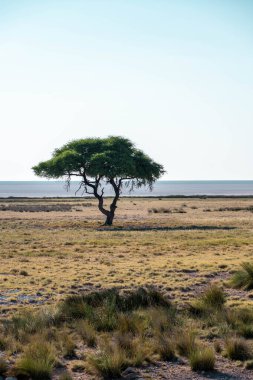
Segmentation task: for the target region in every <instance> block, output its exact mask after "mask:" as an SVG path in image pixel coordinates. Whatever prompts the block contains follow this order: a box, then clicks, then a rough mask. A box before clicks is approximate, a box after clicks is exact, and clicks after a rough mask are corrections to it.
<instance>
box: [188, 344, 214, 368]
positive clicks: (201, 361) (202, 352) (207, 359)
mask: <svg viewBox="0 0 253 380" xmlns="http://www.w3.org/2000/svg"><path fill="white" fill-rule="evenodd" d="M189 362H190V366H191V369H192V370H193V371H213V370H214V365H215V354H214V351H213V350H212V349H211V348H209V347H197V348H196V349H195V350H193V351H192V352H191V354H190V356H189Z"/></svg>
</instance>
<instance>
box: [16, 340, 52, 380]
mask: <svg viewBox="0 0 253 380" xmlns="http://www.w3.org/2000/svg"><path fill="white" fill-rule="evenodd" d="M54 363H55V354H54V349H53V348H52V346H51V345H50V344H49V343H46V342H43V341H36V342H34V343H31V344H29V345H28V346H27V348H26V350H25V352H24V353H23V355H22V356H21V358H20V359H19V360H18V361H17V363H16V375H28V376H30V377H31V378H32V379H33V380H47V379H50V378H51V373H52V370H53V366H54Z"/></svg>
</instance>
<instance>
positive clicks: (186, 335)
mask: <svg viewBox="0 0 253 380" xmlns="http://www.w3.org/2000/svg"><path fill="white" fill-rule="evenodd" d="M196 348H197V342H196V333H195V331H193V330H191V329H189V330H183V331H181V332H180V333H178V335H177V336H176V349H177V351H178V353H179V355H182V356H186V357H189V356H190V354H191V353H192V352H193V351H195V350H196Z"/></svg>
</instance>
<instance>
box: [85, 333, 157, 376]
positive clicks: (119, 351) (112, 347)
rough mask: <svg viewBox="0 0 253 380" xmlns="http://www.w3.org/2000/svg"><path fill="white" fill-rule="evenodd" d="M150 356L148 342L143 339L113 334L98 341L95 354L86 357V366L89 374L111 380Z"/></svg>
mask: <svg viewBox="0 0 253 380" xmlns="http://www.w3.org/2000/svg"><path fill="white" fill-rule="evenodd" d="M151 356H152V349H151V347H150V342H149V341H147V340H145V339H144V338H143V337H140V336H137V337H134V336H131V334H129V335H128V334H125V335H121V334H115V335H114V336H113V337H112V338H110V337H105V338H104V339H103V340H102V341H100V344H99V349H98V351H97V353H95V354H94V355H90V356H89V357H88V359H87V366H88V369H89V370H90V371H91V372H95V373H98V374H99V375H101V376H103V377H105V378H109V379H111V378H115V377H119V376H120V374H121V372H122V371H123V370H124V369H126V368H127V367H129V366H139V365H142V364H144V363H145V361H149V360H150V358H151Z"/></svg>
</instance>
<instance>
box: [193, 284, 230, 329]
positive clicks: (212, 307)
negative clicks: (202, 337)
mask: <svg viewBox="0 0 253 380" xmlns="http://www.w3.org/2000/svg"><path fill="white" fill-rule="evenodd" d="M225 302H226V296H225V293H224V291H223V289H222V288H220V287H219V286H218V285H216V284H212V285H210V286H209V287H208V288H207V289H206V290H205V291H204V292H203V293H202V294H201V295H200V297H199V299H198V300H196V301H194V302H192V303H191V304H190V306H189V311H190V313H191V314H193V315H196V316H200V317H202V316H205V317H208V318H209V319H210V323H212V321H211V320H212V319H214V318H216V319H217V318H218V317H219V314H220V312H221V311H223V310H224V305H225Z"/></svg>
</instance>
